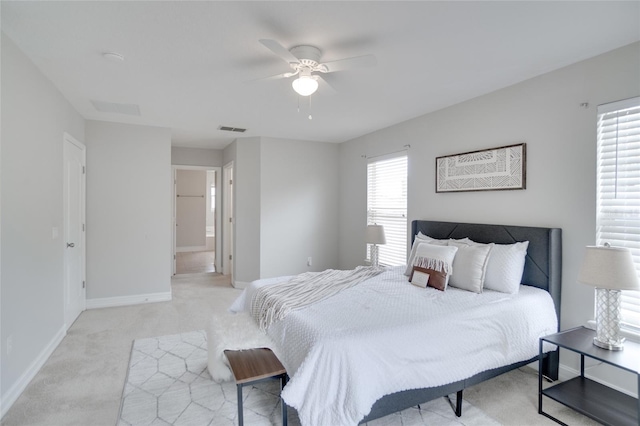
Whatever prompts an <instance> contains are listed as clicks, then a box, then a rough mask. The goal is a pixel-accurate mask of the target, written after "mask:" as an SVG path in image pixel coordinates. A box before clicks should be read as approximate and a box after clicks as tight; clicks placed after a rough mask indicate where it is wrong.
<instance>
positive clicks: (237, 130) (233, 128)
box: [218, 126, 247, 133]
mask: <svg viewBox="0 0 640 426" xmlns="http://www.w3.org/2000/svg"><path fill="white" fill-rule="evenodd" d="M218 130H224V131H225V132H238V133H244V132H246V131H247V129H243V128H241V127H230V126H220V127H218Z"/></svg>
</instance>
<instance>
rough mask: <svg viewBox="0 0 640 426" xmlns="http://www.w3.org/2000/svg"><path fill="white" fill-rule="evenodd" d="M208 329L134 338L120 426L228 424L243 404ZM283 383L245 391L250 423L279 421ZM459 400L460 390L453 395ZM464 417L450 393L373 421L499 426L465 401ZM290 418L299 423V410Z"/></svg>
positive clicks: (393, 425) (396, 425) (398, 425)
mask: <svg viewBox="0 0 640 426" xmlns="http://www.w3.org/2000/svg"><path fill="white" fill-rule="evenodd" d="M206 350H207V342H206V334H205V332H204V331H202V330H200V331H192V332H190V333H182V334H176V335H171V336H161V337H152V338H147V339H139V340H136V341H135V342H134V343H133V348H132V350H131V359H130V361H129V372H128V374H127V382H126V384H125V387H124V391H123V396H122V405H121V409H120V419H119V421H118V426H138V425H151V424H153V425H176V426H177V425H203V426H205V425H211V426H218V425H229V426H232V425H234V424H235V423H236V419H237V413H238V406H237V394H236V386H235V384H234V383H233V382H226V383H216V382H214V381H213V380H211V377H210V376H209V374H208V373H207V353H206ZM279 392H280V384H279V381H277V380H272V381H267V382H261V383H258V384H256V385H254V386H247V387H245V389H244V390H243V396H244V399H243V401H244V404H243V407H244V411H243V414H244V419H245V423H246V424H247V425H265V426H268V425H280V424H282V415H281V411H280V398H279ZM452 398H454V399H455V395H452ZM463 411H464V418H463V419H460V418H457V417H456V416H455V414H454V412H453V410H452V408H451V406H450V405H449V403H448V401H447V400H446V399H445V398H439V399H437V400H434V401H429V402H427V403H425V404H421V406H420V407H416V408H410V409H407V410H404V411H402V412H400V413H397V414H394V415H391V416H387V417H385V418H383V419H379V420H376V421H372V422H369V423H368V424H367V426H374V425H389V426H402V425H444V424H446V425H451V426H460V425H466V426H499V425H500V424H499V423H498V422H496V421H495V420H493V419H491V418H490V417H488V416H487V415H486V414H484V413H483V412H482V411H481V410H479V409H478V408H476V407H474V406H473V405H471V404H470V403H469V402H467V401H463ZM287 420H288V422H289V424H291V425H292V426H296V425H299V424H300V422H299V419H298V417H297V415H296V412H295V410H293V409H291V408H290V409H289V410H288V417H287Z"/></svg>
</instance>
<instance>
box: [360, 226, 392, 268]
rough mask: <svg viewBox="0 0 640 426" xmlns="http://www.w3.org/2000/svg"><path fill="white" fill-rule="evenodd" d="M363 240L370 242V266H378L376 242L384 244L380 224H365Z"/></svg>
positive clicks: (382, 228)
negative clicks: (365, 229) (365, 230)
mask: <svg viewBox="0 0 640 426" xmlns="http://www.w3.org/2000/svg"><path fill="white" fill-rule="evenodd" d="M365 242H366V243H367V244H371V266H378V244H386V243H387V239H386V238H385V236H384V227H383V226H382V225H376V224H373V225H367V233H366V237H365Z"/></svg>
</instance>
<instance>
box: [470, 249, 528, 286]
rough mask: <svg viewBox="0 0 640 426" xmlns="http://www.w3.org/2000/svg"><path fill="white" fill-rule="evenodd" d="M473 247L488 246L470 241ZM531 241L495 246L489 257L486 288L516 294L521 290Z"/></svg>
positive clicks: (485, 281) (485, 280)
mask: <svg viewBox="0 0 640 426" xmlns="http://www.w3.org/2000/svg"><path fill="white" fill-rule="evenodd" d="M468 241H469V244H471V245H486V244H482V243H476V242H475V241H471V240H468ZM527 248H529V241H522V242H518V243H514V244H494V245H493V248H492V249H491V254H490V255H489V263H488V264H487V274H486V276H485V279H484V288H486V289H489V290H495V291H500V292H502V293H509V294H515V293H517V292H518V291H519V290H520V283H521V282H522V273H523V272H524V262H525V258H526V256H527Z"/></svg>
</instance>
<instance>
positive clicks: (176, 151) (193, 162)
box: [171, 146, 223, 167]
mask: <svg viewBox="0 0 640 426" xmlns="http://www.w3.org/2000/svg"><path fill="white" fill-rule="evenodd" d="M222 156H223V150H221V149H206V148H183V147H176V146H174V147H171V164H174V165H178V166H208V167H221V166H222Z"/></svg>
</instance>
